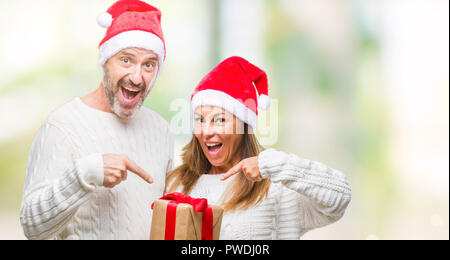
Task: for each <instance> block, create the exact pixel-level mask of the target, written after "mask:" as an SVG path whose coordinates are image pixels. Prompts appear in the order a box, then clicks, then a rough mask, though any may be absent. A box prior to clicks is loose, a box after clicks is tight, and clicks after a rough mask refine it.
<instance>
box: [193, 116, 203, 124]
mask: <svg viewBox="0 0 450 260" xmlns="http://www.w3.org/2000/svg"><path fill="white" fill-rule="evenodd" d="M194 121H195V122H196V123H203V119H202V118H201V117H196V118H194Z"/></svg>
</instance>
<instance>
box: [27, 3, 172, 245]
mask: <svg viewBox="0 0 450 260" xmlns="http://www.w3.org/2000/svg"><path fill="white" fill-rule="evenodd" d="M160 20H161V13H160V11H159V10H158V9H156V8H155V7H153V6H150V5H148V4H146V3H144V2H141V1H137V0H121V1H118V2H116V3H115V4H113V5H112V6H111V7H110V8H109V9H108V11H107V13H106V14H103V15H101V16H99V18H98V19H97V21H98V23H99V24H100V25H102V26H103V27H106V28H108V29H107V32H106V35H105V37H104V39H103V40H102V41H101V43H100V45H99V65H100V69H101V70H102V72H103V81H102V83H100V86H99V87H98V89H97V90H95V91H94V92H93V93H91V94H89V95H87V96H86V97H83V98H81V99H80V98H75V99H74V100H73V101H71V102H69V103H68V104H66V105H64V106H62V107H61V108H59V109H58V110H56V111H55V112H53V113H52V114H51V115H50V116H49V118H48V119H47V121H46V122H45V123H44V125H43V126H42V127H41V128H40V130H39V132H38V133H37V135H36V137H35V139H34V141H33V144H32V147H31V151H30V155H29V160H28V167H27V176H26V180H25V185H24V194H23V200H22V206H21V211H20V221H21V224H22V227H23V229H24V233H25V235H26V236H27V238H29V239H50V238H57V239H149V233H150V225H151V209H150V205H151V202H152V201H153V200H155V199H157V198H159V197H160V196H161V195H162V194H163V190H164V183H165V177H166V172H168V171H169V170H170V169H171V167H172V166H171V164H172V160H173V159H172V158H173V140H172V137H171V134H170V130H169V125H168V123H167V122H166V121H165V120H164V119H162V118H161V117H160V116H159V115H158V114H156V113H155V112H153V111H151V110H150V109H147V108H145V107H142V108H141V106H142V103H143V101H144V100H145V98H146V97H147V95H148V94H149V93H150V90H151V89H152V87H153V84H154V82H155V79H156V78H157V76H158V74H159V72H160V70H161V66H162V64H163V62H164V59H165V44H164V38H163V34H162V30H161V23H160Z"/></svg>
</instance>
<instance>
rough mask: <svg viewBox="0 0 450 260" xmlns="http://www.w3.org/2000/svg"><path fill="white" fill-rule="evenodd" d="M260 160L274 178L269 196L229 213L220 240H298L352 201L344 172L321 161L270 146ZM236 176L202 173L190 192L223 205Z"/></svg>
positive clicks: (264, 170)
mask: <svg viewBox="0 0 450 260" xmlns="http://www.w3.org/2000/svg"><path fill="white" fill-rule="evenodd" d="M258 165H259V169H260V172H261V175H262V176H263V178H270V180H271V186H270V188H269V194H268V196H267V197H266V198H265V199H264V200H263V201H262V202H261V203H260V204H258V205H257V206H254V207H252V208H250V209H247V210H240V211H234V212H231V213H227V214H225V215H224V217H223V220H222V228H221V234H220V239H232V240H237V239H239V240H240V239H252V240H268V239H299V238H300V237H301V236H302V235H303V234H305V233H306V232H307V231H309V230H312V229H314V228H318V227H323V226H325V225H328V224H331V223H333V222H335V221H337V220H338V219H340V218H341V217H342V216H343V214H344V212H345V209H346V208H347V205H348V204H349V202H350V199H351V190H350V185H349V184H348V182H347V179H346V177H345V175H344V174H342V173H341V172H339V171H336V170H333V169H331V168H329V167H327V166H325V165H324V164H322V163H318V162H312V161H309V160H306V159H302V158H299V157H297V156H296V155H293V154H286V153H284V152H279V151H276V150H274V149H269V150H265V151H263V152H262V153H260V155H259V157H258ZM234 176H236V175H234ZM234 176H232V177H231V178H229V179H227V180H226V181H224V182H222V181H220V178H221V174H218V175H206V174H205V175H202V176H201V177H200V179H199V180H198V182H197V184H196V185H195V186H194V187H193V190H192V192H191V193H190V196H192V197H199V198H207V199H208V203H210V204H220V201H221V198H222V195H224V194H223V193H224V192H225V190H226V187H227V185H228V184H229V183H231V182H232V179H233V178H234ZM180 190H181V188H180ZM224 196H226V194H225V195H224Z"/></svg>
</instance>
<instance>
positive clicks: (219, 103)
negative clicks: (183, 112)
mask: <svg viewBox="0 0 450 260" xmlns="http://www.w3.org/2000/svg"><path fill="white" fill-rule="evenodd" d="M199 106H215V107H221V108H223V109H225V110H227V111H228V112H230V113H232V114H233V115H235V116H236V117H237V118H239V119H240V120H241V121H243V122H245V123H247V124H248V125H250V126H251V127H252V129H253V130H254V129H256V114H255V112H253V111H252V110H251V109H249V108H248V107H246V106H245V105H244V104H243V103H241V102H240V101H238V100H237V99H235V98H234V97H232V96H230V95H228V94H227V93H225V92H222V91H218V90H212V89H206V90H202V91H200V92H198V93H196V94H195V95H194V97H193V98H192V110H193V111H195V109H196V108H197V107H199Z"/></svg>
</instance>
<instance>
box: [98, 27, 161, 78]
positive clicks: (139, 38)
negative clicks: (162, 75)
mask: <svg viewBox="0 0 450 260" xmlns="http://www.w3.org/2000/svg"><path fill="white" fill-rule="evenodd" d="M132 47H135V48H143V49H146V50H150V51H153V52H155V54H156V55H158V60H159V71H161V67H162V65H163V61H164V43H163V41H162V40H161V39H160V38H159V37H158V36H156V35H155V34H153V33H150V32H145V31H139V30H135V31H126V32H123V33H120V34H118V35H116V36H114V37H112V38H111V39H109V40H108V41H106V42H104V43H103V44H102V45H101V46H100V49H99V55H98V65H99V67H100V70H101V71H103V68H102V67H103V65H104V64H105V63H106V62H107V61H108V60H109V58H111V57H112V56H114V55H116V54H117V53H118V52H119V51H121V50H123V49H126V48H132Z"/></svg>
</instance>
